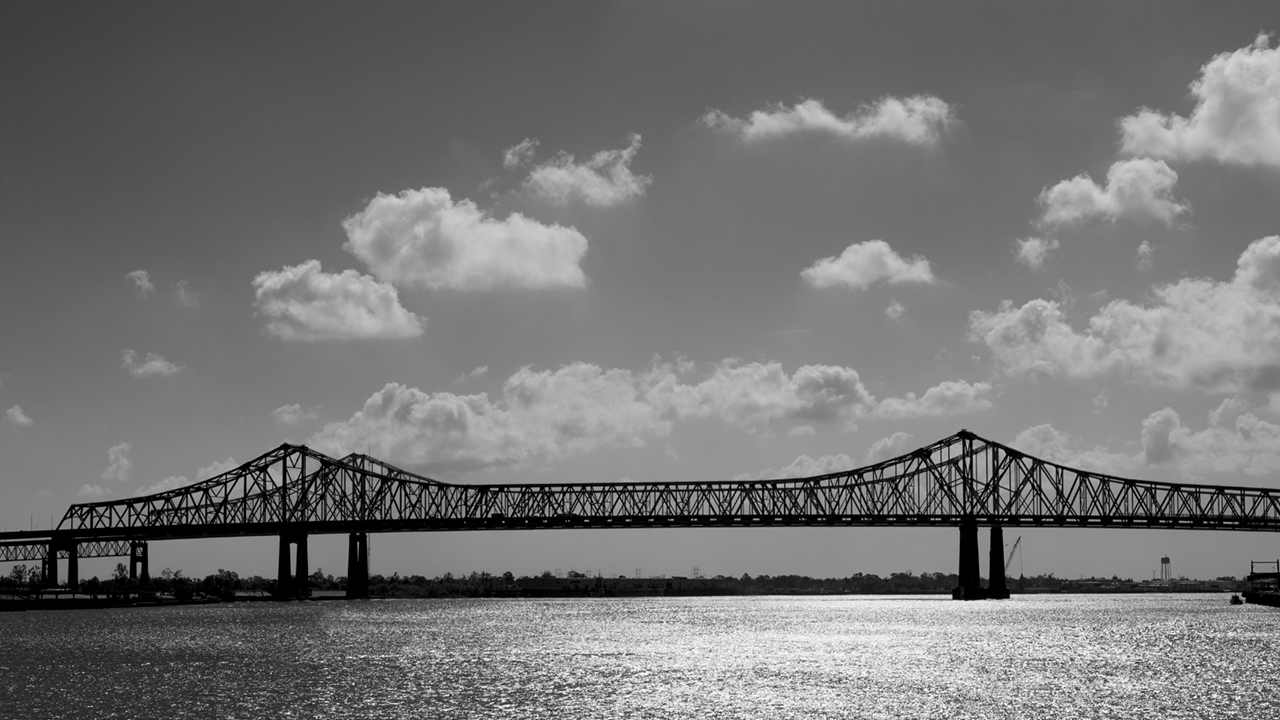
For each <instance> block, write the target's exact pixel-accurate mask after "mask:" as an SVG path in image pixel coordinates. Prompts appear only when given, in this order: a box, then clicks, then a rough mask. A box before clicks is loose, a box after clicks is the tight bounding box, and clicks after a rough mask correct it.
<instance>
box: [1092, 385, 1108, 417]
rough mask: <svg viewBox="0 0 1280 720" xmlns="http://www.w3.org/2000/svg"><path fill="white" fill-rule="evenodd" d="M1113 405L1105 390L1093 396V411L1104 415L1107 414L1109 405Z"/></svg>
mask: <svg viewBox="0 0 1280 720" xmlns="http://www.w3.org/2000/svg"><path fill="white" fill-rule="evenodd" d="M1109 404H1111V400H1110V398H1108V397H1107V391H1106V390H1103V391H1102V392H1099V393H1098V394H1097V395H1094V396H1093V411H1094V412H1096V413H1098V414H1102V413H1104V412H1106V410H1107V405H1109Z"/></svg>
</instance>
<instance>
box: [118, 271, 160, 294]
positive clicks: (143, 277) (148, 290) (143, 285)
mask: <svg viewBox="0 0 1280 720" xmlns="http://www.w3.org/2000/svg"><path fill="white" fill-rule="evenodd" d="M125 278H127V279H128V280H129V282H131V283H133V289H134V290H137V291H138V296H139V297H146V296H148V295H151V294H152V293H154V292H155V291H156V286H155V285H152V284H151V276H150V275H149V274H148V273H147V271H146V270H134V271H133V272H131V273H128V274H126V275H125Z"/></svg>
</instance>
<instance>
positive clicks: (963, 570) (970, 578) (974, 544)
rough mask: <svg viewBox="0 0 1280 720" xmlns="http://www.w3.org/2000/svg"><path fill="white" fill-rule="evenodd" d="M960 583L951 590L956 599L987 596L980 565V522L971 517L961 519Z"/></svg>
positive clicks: (953, 597)
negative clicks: (983, 590)
mask: <svg viewBox="0 0 1280 720" xmlns="http://www.w3.org/2000/svg"><path fill="white" fill-rule="evenodd" d="M958 575H959V581H960V582H959V584H958V585H957V586H956V589H955V590H952V591H951V597H952V599H955V600H977V599H979V598H982V597H985V595H984V593H983V592H982V580H981V570H980V569H979V567H978V524H977V523H976V522H974V521H973V520H971V519H968V518H966V519H964V520H962V521H960V571H959V573H958Z"/></svg>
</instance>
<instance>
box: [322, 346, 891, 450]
mask: <svg viewBox="0 0 1280 720" xmlns="http://www.w3.org/2000/svg"><path fill="white" fill-rule="evenodd" d="M695 375H697V376H696V377H690V376H695ZM874 405H875V398H874V397H872V396H871V395H870V393H868V392H867V391H866V388H865V387H863V385H862V383H861V381H860V379H859V377H858V373H857V372H856V371H854V370H853V369H851V368H845V367H836V366H828V365H805V366H802V367H799V368H797V369H796V370H795V371H794V372H793V373H790V374H788V373H787V372H786V371H785V370H783V368H782V366H781V365H779V364H778V363H759V362H756V363H742V362H740V361H737V360H726V361H724V362H722V363H720V364H718V365H716V366H715V367H714V369H712V370H711V371H710V372H709V373H705V374H698V373H696V370H695V369H694V368H693V367H692V366H691V365H690V364H686V363H681V364H671V363H655V365H654V366H653V367H651V368H650V369H649V370H647V371H644V372H640V373H634V372H631V371H629V370H621V369H611V370H605V369H602V368H600V367H598V366H595V365H590V364H586V363H572V364H569V365H564V366H562V367H560V368H559V369H557V370H554V371H535V370H532V369H530V368H528V367H525V368H521V369H520V370H519V371H517V372H516V373H515V374H513V375H511V376H510V377H509V378H508V379H507V380H506V382H505V383H504V384H503V387H502V393H501V395H500V396H499V397H498V398H490V397H489V395H488V394H487V393H479V394H473V395H458V394H454V393H449V392H437V393H425V392H423V391H421V390H418V389H416V388H410V387H406V386H404V385H401V384H398V383H389V384H388V385H386V387H384V388H383V389H382V390H380V391H379V392H377V393H374V394H373V395H372V396H371V397H370V398H369V399H368V400H367V401H366V402H365V404H364V407H363V408H362V409H361V410H359V411H358V412H356V413H355V414H354V415H352V416H351V417H350V418H349V419H348V420H345V421H341V422H331V423H328V424H326V425H325V426H324V428H323V429H322V430H320V431H319V432H317V433H316V434H314V435H313V436H312V437H311V439H310V440H309V441H308V443H309V444H310V445H312V446H313V447H316V448H318V449H321V450H322V451H324V452H329V453H331V454H337V455H342V454H345V453H347V452H350V451H352V450H354V449H361V450H366V449H367V451H368V452H370V453H371V454H373V455H377V456H379V457H382V458H384V459H387V460H388V461H390V462H399V463H403V464H406V465H412V466H415V467H421V468H427V469H431V470H434V471H439V472H461V471H467V470H474V469H480V468H485V467H493V466H504V465H522V464H531V463H537V462H543V461H554V460H559V459H562V458H565V457H570V456H573V455H580V454H584V453H587V452H590V451H592V450H595V449H597V448H601V447H606V446H620V447H626V446H631V447H635V446H641V445H644V444H645V441H646V440H648V439H651V438H660V437H665V436H667V435H669V434H670V432H671V427H672V424H673V423H674V422H676V421H678V420H689V419H710V420H719V421H721V422H724V423H727V424H731V425H735V426H739V427H747V428H761V427H764V428H768V427H770V426H774V425H794V424H800V425H812V424H818V423H825V424H837V425H842V426H844V427H849V426H851V425H852V423H853V422H854V421H856V420H857V419H858V418H860V417H862V416H863V415H864V414H865V413H866V412H867V411H868V410H869V409H870V408H871V407H873V406H874Z"/></svg>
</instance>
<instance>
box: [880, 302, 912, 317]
mask: <svg viewBox="0 0 1280 720" xmlns="http://www.w3.org/2000/svg"><path fill="white" fill-rule="evenodd" d="M906 311H907V309H906V308H905V307H903V306H902V303H900V302H898V301H897V300H890V301H889V307H886V308H885V309H884V314H885V316H886V317H888V318H889V319H890V320H901V319H902V315H903V313H905V312H906Z"/></svg>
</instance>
